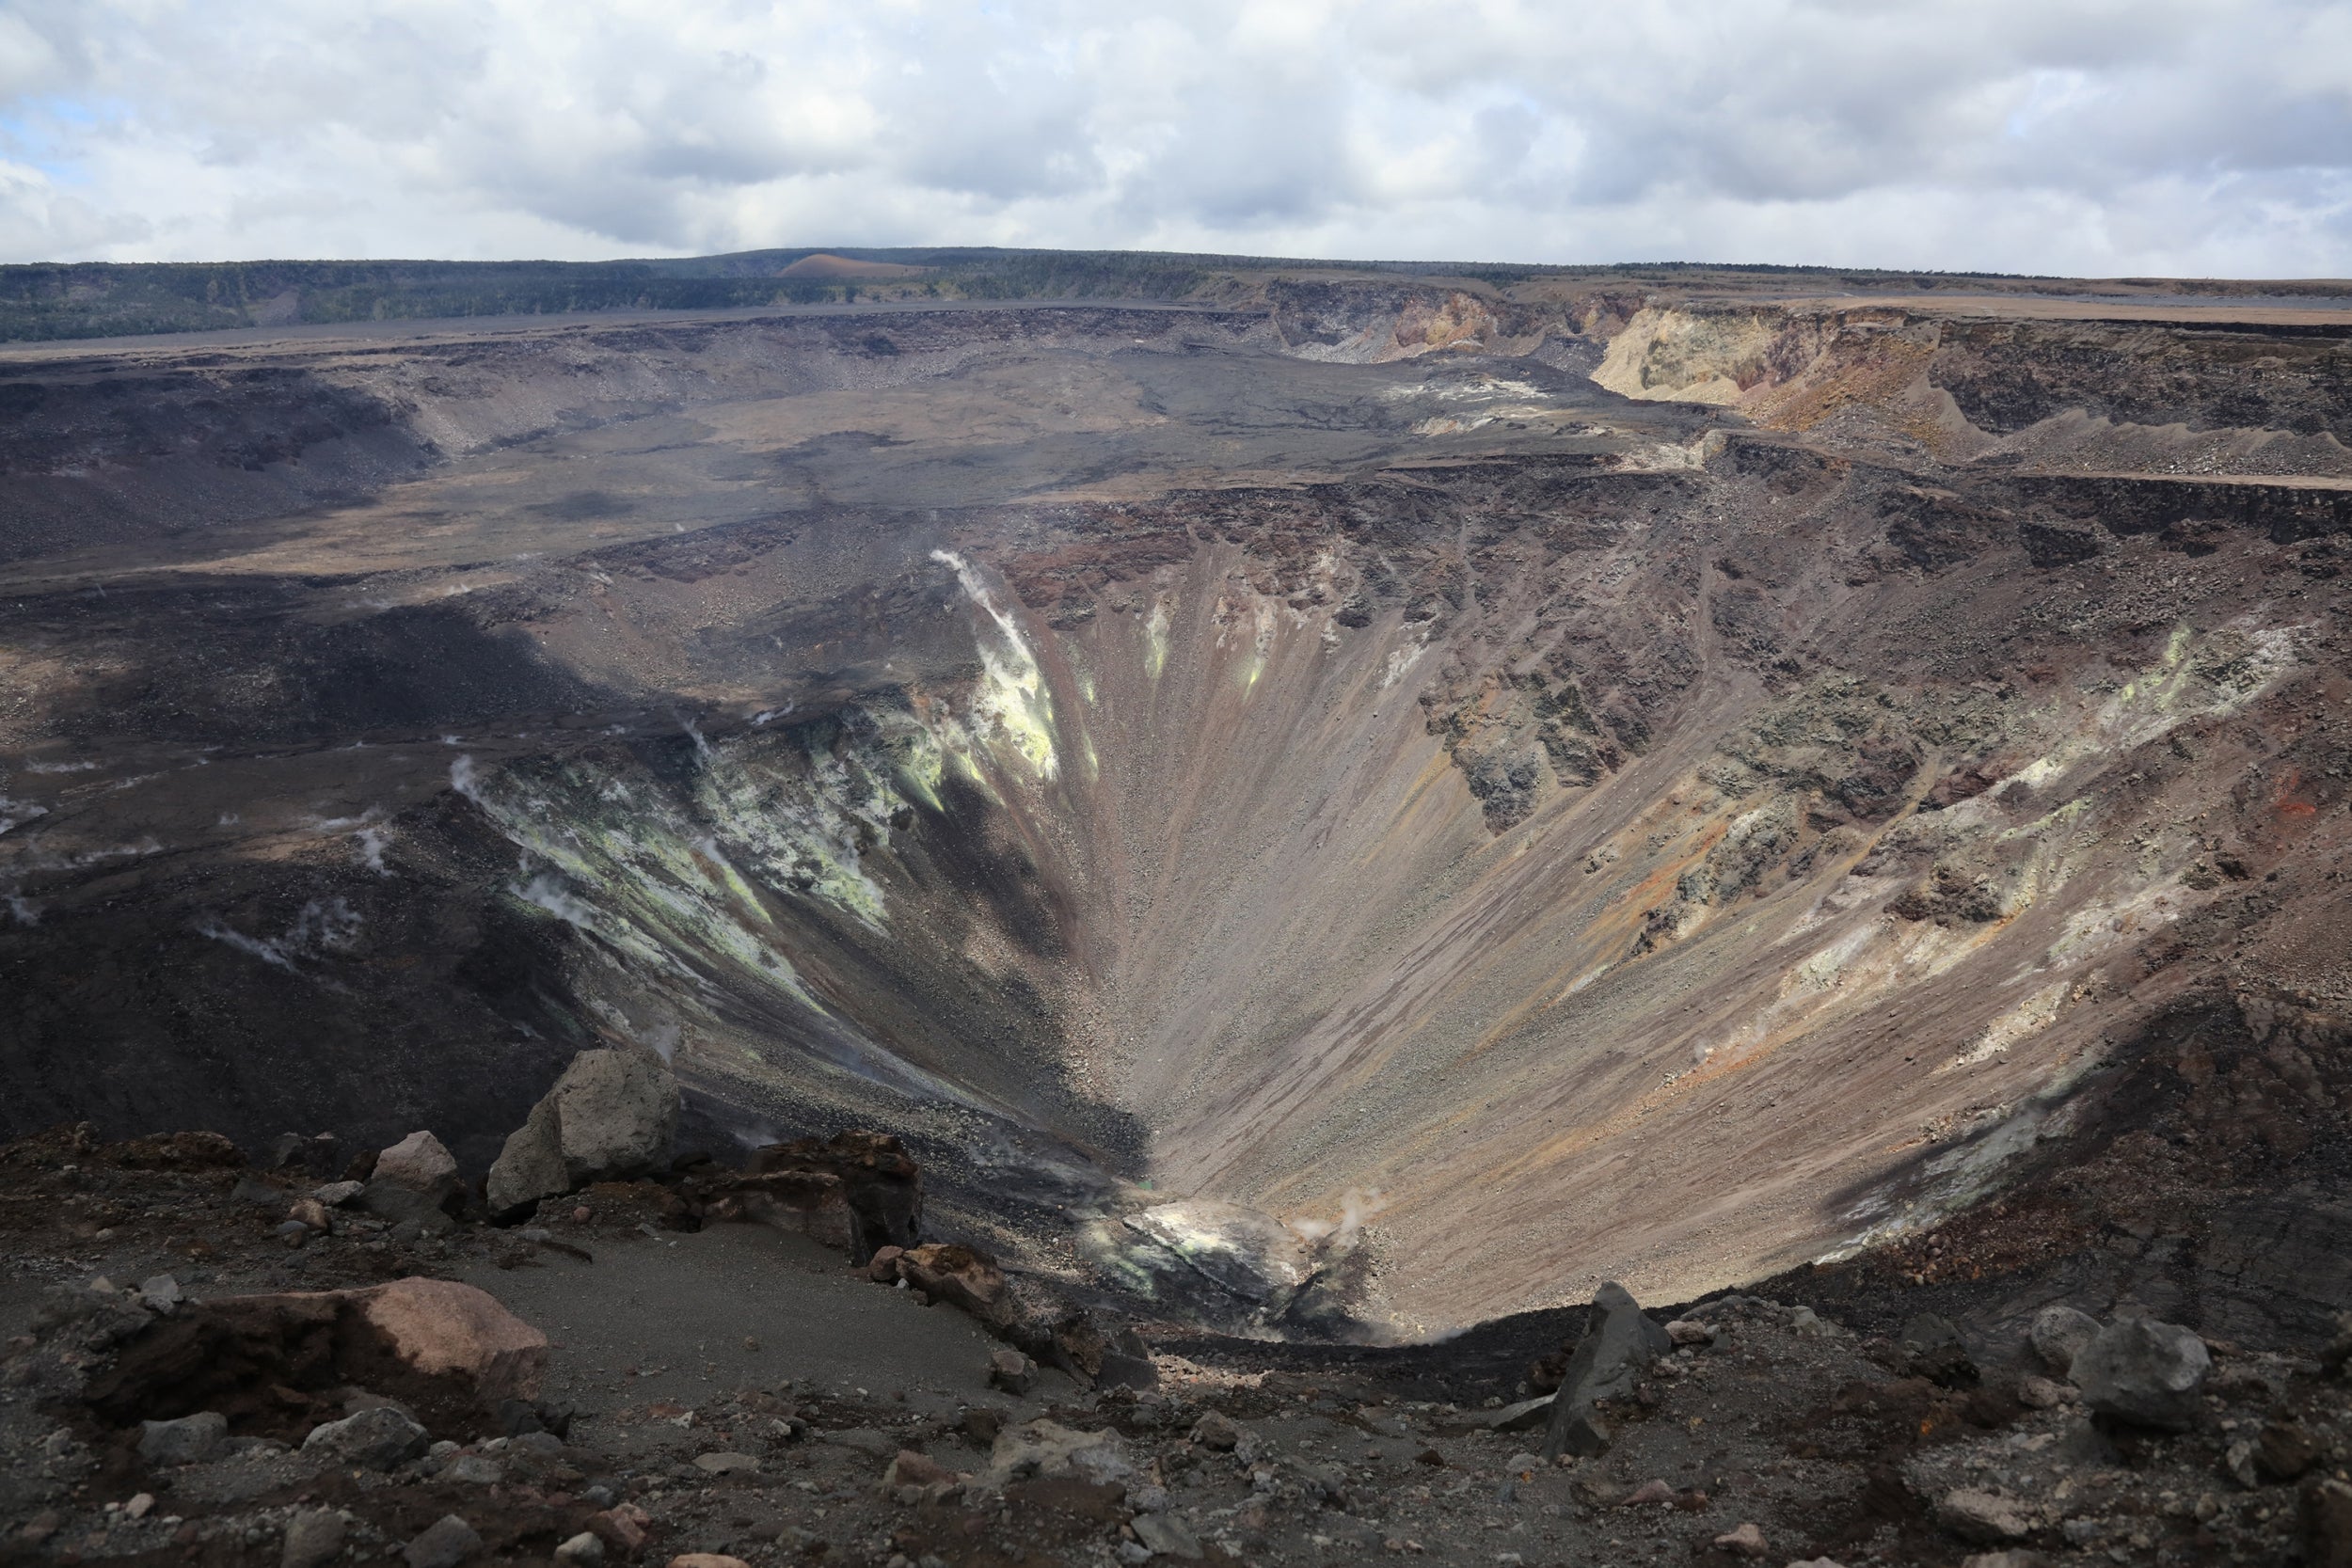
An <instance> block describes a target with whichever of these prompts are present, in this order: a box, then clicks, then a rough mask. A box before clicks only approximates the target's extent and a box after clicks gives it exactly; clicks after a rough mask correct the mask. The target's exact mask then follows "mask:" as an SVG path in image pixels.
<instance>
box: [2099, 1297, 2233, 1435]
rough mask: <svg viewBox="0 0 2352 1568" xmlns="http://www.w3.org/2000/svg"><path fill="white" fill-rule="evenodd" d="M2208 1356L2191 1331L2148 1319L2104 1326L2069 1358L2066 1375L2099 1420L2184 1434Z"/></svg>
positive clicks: (2194, 1410) (2210, 1364)
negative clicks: (2071, 1361)
mask: <svg viewBox="0 0 2352 1568" xmlns="http://www.w3.org/2000/svg"><path fill="white" fill-rule="evenodd" d="M2211 1370H2213V1357H2212V1356H2211V1354H2208V1353H2207V1351H2206V1349H2205V1342H2204V1340H2202V1339H2201V1338H2198V1337H2197V1335H2196V1333H2195V1331H2193V1330H2191V1329H2186V1328H2183V1327H2182V1326H2181V1325H2180V1324H2178V1323H2158V1322H2156V1321H2155V1320H2154V1319H2153V1318H2125V1319H2122V1321H2121V1322H2118V1323H2110V1324H2108V1325H2107V1326H2106V1328H2103V1329H2101V1330H2100V1331H2099V1333H2098V1336H2097V1337H2096V1338H2093V1339H2092V1340H2091V1341H2090V1343H2089V1344H2087V1345H2085V1346H2083V1348H2082V1350H2081V1351H2080V1352H2079V1353H2078V1354H2076V1355H2075V1357H2074V1367H2073V1370H2072V1371H2071V1373H2070V1374H2069V1375H2071V1376H2072V1377H2073V1379H2074V1386H2075V1387H2077V1388H2080V1389H2081V1390H2082V1391H2083V1401H2084V1402H2085V1403H2087V1404H2089V1405H2090V1408H2091V1409H2093V1410H2095V1411H2097V1412H2098V1413H2099V1414H2101V1415H2103V1416H2111V1417H2113V1418H2116V1419H2118V1420H2121V1421H2127V1422H2130V1423H2131V1424H2133V1425H2136V1426H2145V1427H2155V1428H2158V1429H2160V1430H2163V1431H2168V1432H2185V1431H2187V1430H2188V1429H2189V1427H2191V1426H2192V1425H2194V1424H2195V1423H2196V1420H2197V1418H2198V1416H2199V1414H2200V1413H2201V1412H2200V1404H2199V1399H2198V1396H2199V1394H2200V1393H2201V1391H2202V1390H2203V1388H2204V1386H2205V1376H2206V1374H2207V1373H2208V1372H2210V1371H2211Z"/></svg>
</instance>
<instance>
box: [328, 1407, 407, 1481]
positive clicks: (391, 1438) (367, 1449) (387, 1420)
mask: <svg viewBox="0 0 2352 1568" xmlns="http://www.w3.org/2000/svg"><path fill="white" fill-rule="evenodd" d="M432 1441H433V1434H432V1433H428V1432H426V1431H425V1430H424V1428H422V1427H421V1426H419V1425H418V1424H417V1423H416V1422H415V1421H413V1420H411V1419H409V1418H408V1417H406V1416H405V1415H403V1414H401V1412H399V1411H397V1410H394V1409H392V1408H391V1407H390V1406H389V1405H382V1404H379V1405H375V1406H373V1407H372V1408H370V1409H367V1410H362V1411H360V1412H359V1413H358V1415H356V1416H346V1417H344V1418H342V1420H340V1421H326V1422H324V1423H322V1424H320V1425H318V1426H314V1427H312V1428H311V1429H310V1435H309V1436H308V1437H305V1438H304V1439H303V1440H302V1451H303V1452H304V1453H306V1454H310V1456H312V1457H313V1458H318V1459H324V1460H326V1462H327V1463H328V1464H330V1465H357V1466H358V1467H359V1468H360V1469H364V1470H389V1469H390V1468H391V1467H392V1466H393V1465H399V1464H402V1463H404V1462H405V1461H407V1460H411V1459H414V1458H416V1457H417V1456H418V1455H419V1454H421V1453H422V1452H424V1450H425V1449H426V1448H427V1447H429V1446H430V1445H431V1444H432Z"/></svg>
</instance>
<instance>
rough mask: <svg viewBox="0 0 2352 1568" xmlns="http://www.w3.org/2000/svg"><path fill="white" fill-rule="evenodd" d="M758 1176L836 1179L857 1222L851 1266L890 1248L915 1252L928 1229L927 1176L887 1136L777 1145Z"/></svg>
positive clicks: (757, 1160)
mask: <svg viewBox="0 0 2352 1568" xmlns="http://www.w3.org/2000/svg"><path fill="white" fill-rule="evenodd" d="M752 1169H753V1171H754V1172H755V1174H758V1175H762V1176H768V1175H776V1174H781V1173H785V1172H800V1173H803V1174H809V1175H818V1176H830V1177H833V1178H834V1180H837V1181H839V1182H840V1184H841V1195H842V1199H843V1201H844V1202H845V1203H846V1204H847V1205H848V1206H849V1209H850V1213H851V1214H852V1215H853V1216H854V1223H853V1224H852V1225H851V1227H850V1261H851V1262H852V1263H857V1264H860V1265H863V1264H865V1263H866V1262H867V1261H869V1260H870V1259H872V1258H873V1256H874V1255H875V1253H877V1252H878V1251H880V1250H881V1249H882V1248H883V1247H886V1246H900V1247H911V1246H913V1245H914V1243H915V1242H916V1241H917V1240H918V1239H919V1238H920V1236H921V1233H922V1228H923V1173H922V1170H921V1168H920V1167H919V1166H918V1165H916V1164H915V1163H914V1159H913V1157H912V1156H910V1155H909V1154H908V1153H907V1151H906V1148H905V1146H904V1145H902V1144H901V1143H899V1142H898V1139H897V1138H894V1137H891V1136H889V1135H888V1134H887V1133H882V1132H837V1133H835V1134H834V1136H832V1137H831V1138H824V1139H818V1138H795V1139H793V1140H792V1141H791V1142H790V1143H782V1144H771V1145H769V1146H768V1147H767V1148H762V1149H760V1150H758V1151H757V1152H756V1153H755V1155H754V1156H753V1158H752Z"/></svg>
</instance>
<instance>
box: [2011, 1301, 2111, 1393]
mask: <svg viewBox="0 0 2352 1568" xmlns="http://www.w3.org/2000/svg"><path fill="white" fill-rule="evenodd" d="M2098 1337H2099V1320H2098V1319H2096V1318H2094V1317H2092V1316H2091V1315H2090V1313H2088V1312H2077V1311H2075V1310H2074V1308H2073V1307H2043V1308H2042V1310H2041V1311H2039V1312H2037V1313H2035V1314H2034V1319H2033V1326H2032V1327H2031V1328H2030V1329H2028V1330H2026V1338H2027V1339H2028V1340H2029V1341H2030V1342H2031V1343H2032V1345H2033V1353H2034V1354H2036V1355H2038V1356H2040V1357H2041V1358H2042V1365H2043V1366H2045V1367H2047V1368H2049V1369H2050V1370H2052V1371H2054V1372H2056V1373H2057V1374H2058V1376H2060V1377H2064V1376H2065V1375H2066V1374H2067V1373H2068V1372H2070V1371H2072V1370H2074V1357H2075V1356H2077V1355H2079V1354H2082V1348H2083V1347H2084V1346H2085V1345H2087V1344H2089V1343H2090V1341H2091V1340H2093V1339H2095V1338H2098Z"/></svg>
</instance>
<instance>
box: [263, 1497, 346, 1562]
mask: <svg viewBox="0 0 2352 1568" xmlns="http://www.w3.org/2000/svg"><path fill="white" fill-rule="evenodd" d="M342 1551H343V1516H342V1514H340V1513H336V1512H335V1511H334V1510H333V1509H331V1508H306V1509H303V1510H301V1511H299V1512H298V1513H295V1514H294V1517H293V1518H291V1519H289V1520H287V1521H286V1541H285V1548H284V1550H283V1551H282V1552H280V1553H279V1555H278V1568H326V1564H327V1563H329V1562H332V1561H334V1560H336V1559H337V1558H339V1557H341V1556H342Z"/></svg>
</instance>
